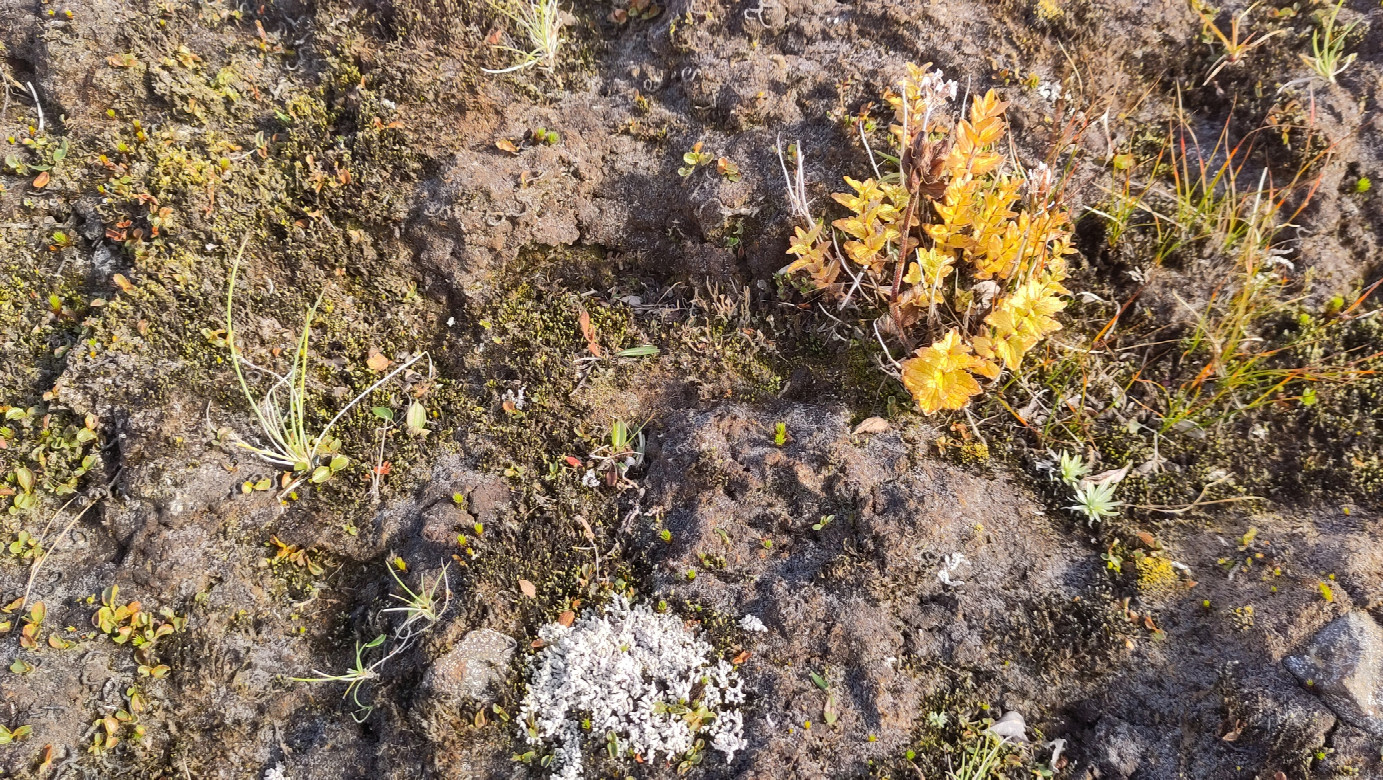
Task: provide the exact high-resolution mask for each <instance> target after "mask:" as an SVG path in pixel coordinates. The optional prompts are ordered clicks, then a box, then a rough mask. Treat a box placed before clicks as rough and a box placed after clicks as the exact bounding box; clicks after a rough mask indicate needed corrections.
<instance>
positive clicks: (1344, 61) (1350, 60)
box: [1301, 0, 1359, 84]
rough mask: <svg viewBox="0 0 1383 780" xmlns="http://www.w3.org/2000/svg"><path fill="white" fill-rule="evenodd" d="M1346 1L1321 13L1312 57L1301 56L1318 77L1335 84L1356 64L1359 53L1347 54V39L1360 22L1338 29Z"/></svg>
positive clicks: (1313, 40)
mask: <svg viewBox="0 0 1383 780" xmlns="http://www.w3.org/2000/svg"><path fill="white" fill-rule="evenodd" d="M1344 4H1345V0H1340V2H1338V3H1336V4H1335V5H1334V6H1333V7H1331V9H1330V10H1329V11H1326V12H1322V13H1321V26H1320V27H1318V28H1317V29H1315V30H1312V31H1311V56H1310V57H1308V56H1306V55H1305V54H1303V55H1301V59H1302V61H1303V62H1305V63H1306V64H1307V65H1309V66H1310V67H1311V70H1313V71H1315V72H1316V75H1318V76H1320V77H1321V78H1323V79H1325V80H1326V81H1328V82H1330V83H1331V84H1335V83H1336V81H1335V79H1336V77H1337V76H1339V75H1340V74H1341V73H1343V72H1344V71H1345V69H1346V68H1348V67H1349V66H1350V65H1352V64H1354V59H1355V58H1356V57H1358V56H1359V55H1358V53H1357V52H1351V53H1349V54H1345V38H1347V37H1349V34H1350V33H1352V32H1354V29H1355V28H1356V27H1358V26H1359V22H1354V23H1352V24H1347V25H1345V26H1343V27H1337V26H1336V25H1335V20H1336V18H1337V17H1339V15H1340V8H1342V7H1343V6H1344Z"/></svg>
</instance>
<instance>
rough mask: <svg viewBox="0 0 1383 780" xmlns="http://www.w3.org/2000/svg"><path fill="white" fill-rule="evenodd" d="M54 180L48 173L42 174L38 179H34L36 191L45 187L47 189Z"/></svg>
mask: <svg viewBox="0 0 1383 780" xmlns="http://www.w3.org/2000/svg"><path fill="white" fill-rule="evenodd" d="M52 178H53V177H52V176H51V175H49V173H48V171H44V172H42V173H40V174H39V175H38V176H37V177H35V178H34V189H36V190H41V189H43V188H44V187H47V186H48V182H49V181H51V180H52Z"/></svg>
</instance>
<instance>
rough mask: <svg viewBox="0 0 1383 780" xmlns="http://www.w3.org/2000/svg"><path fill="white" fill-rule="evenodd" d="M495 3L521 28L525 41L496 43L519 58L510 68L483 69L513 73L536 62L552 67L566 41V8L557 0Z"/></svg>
mask: <svg viewBox="0 0 1383 780" xmlns="http://www.w3.org/2000/svg"><path fill="white" fill-rule="evenodd" d="M492 5H493V7H494V8H495V10H497V11H499V12H500V13H501V14H503V15H504V16H506V17H508V19H509V21H510V22H512V23H513V24H514V26H515V27H516V28H518V34H519V37H520V38H522V39H524V42H523V43H522V44H520V45H519V46H511V45H507V44H495V46H494V48H496V49H498V50H500V51H503V52H506V53H508V54H511V55H514V56H516V57H518V61H517V62H516V63H515V64H514V65H511V66H509V67H507V68H499V69H495V70H490V69H488V68H484V69H482V70H484V71H485V72H486V73H512V72H514V71H518V70H526V69H528V68H531V67H533V66H535V65H541V66H543V67H544V68H547V69H549V70H551V69H552V67H553V65H555V64H556V63H557V50H558V48H560V47H561V45H562V9H561V8H560V7H559V6H558V5H557V0H492ZM523 46H526V47H527V48H521V47H523Z"/></svg>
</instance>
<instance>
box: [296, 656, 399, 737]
mask: <svg viewBox="0 0 1383 780" xmlns="http://www.w3.org/2000/svg"><path fill="white" fill-rule="evenodd" d="M387 638H388V637H387V636H386V635H384V634H380V635H379V636H377V637H375V638H374V639H371V640H370V641H369V642H366V643H365V644H363V645H362V644H360V643H359V642H356V643H355V666H354V667H353V668H351V669H347V670H346V671H345V672H342V673H341V674H328V673H327V672H323V671H320V670H318V669H313V670H312V673H313V674H315V675H317V676H316V677H293V678H291V679H292V680H293V681H294V682H305V683H335V682H343V683H346V692H345V693H344V694H342V696H341V698H345V697H346V696H349V697H351V701H352V702H354V703H355V706H356V711H355V713H354V715H353V717H354V718H355V722H356V723H364V722H365V719H366V718H367V717H369V715H370V712H371V711H373V710H374V706H373V705H367V704H365V703H363V702H361V701H360V687H361V686H362V685H364V684H365V683H366V682H368V681H370V680H373V679H375V678H376V677H378V676H379V673H378V672H376V671H375V669H376V667H377V666H378V665H379V664H380V663H383V660H381V661H376V662H375V663H374V664H373V665H370V666H366V665H365V658H364V655H365V651H366V650H373V649H374V648H376V647H379V646H380V645H382V644H384V640H385V639H387ZM386 657H387V656H386Z"/></svg>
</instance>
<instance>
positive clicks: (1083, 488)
mask: <svg viewBox="0 0 1383 780" xmlns="http://www.w3.org/2000/svg"><path fill="white" fill-rule="evenodd" d="M1114 487H1115V483H1113V482H1085V483H1082V484H1080V485H1078V486H1077V487H1076V503H1074V504H1072V505H1071V506H1068V507H1066V508H1067V509H1069V510H1071V511H1072V512H1076V513H1078V514H1083V515H1085V518H1086V521H1087V522H1088V523H1089V524H1090V525H1094V524H1095V523H1098V522H1099V521H1101V520H1103V519H1105V518H1106V517H1114V516H1115V515H1117V514H1119V507H1121V506H1123V505H1124V502H1122V501H1119V500H1117V499H1115V498H1114Z"/></svg>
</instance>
